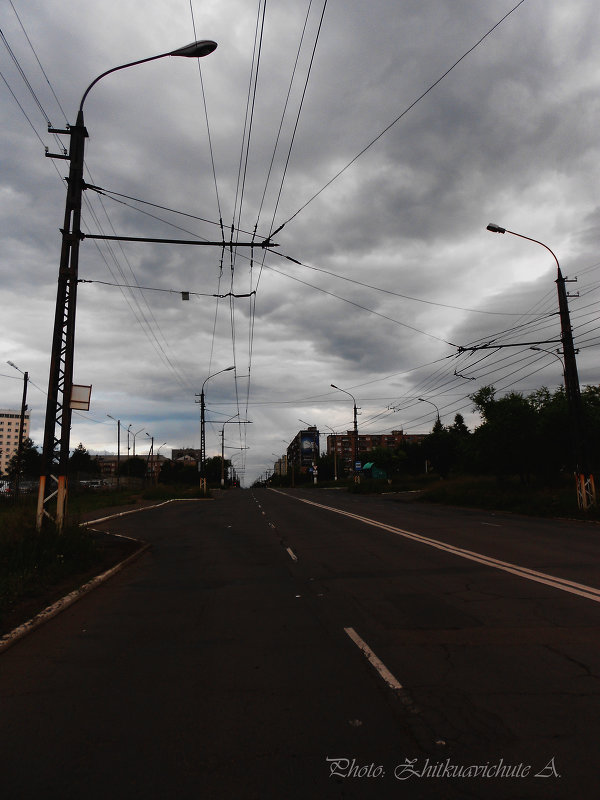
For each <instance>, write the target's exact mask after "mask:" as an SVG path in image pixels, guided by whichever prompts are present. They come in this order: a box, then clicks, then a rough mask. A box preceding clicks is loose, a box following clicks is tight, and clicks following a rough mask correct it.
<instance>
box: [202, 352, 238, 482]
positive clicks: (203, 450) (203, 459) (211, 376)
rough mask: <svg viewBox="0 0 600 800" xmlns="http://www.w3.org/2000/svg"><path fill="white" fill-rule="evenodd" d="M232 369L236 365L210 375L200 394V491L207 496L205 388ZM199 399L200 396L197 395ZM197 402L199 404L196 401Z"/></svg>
mask: <svg viewBox="0 0 600 800" xmlns="http://www.w3.org/2000/svg"><path fill="white" fill-rule="evenodd" d="M232 369H235V364H234V365H233V366H231V367H225V369H220V370H219V371H218V372H213V373H212V375H209V376H208V378H205V380H204V383H203V384H202V390H201V392H200V489H201V490H202V492H203V494H206V476H205V474H204V461H205V459H206V426H205V421H204V409H205V405H204V387H205V386H206V384H207V383H208V381H209V380H210V379H211V378H214V377H215V375H220V374H221V373H222V372H231V370H232ZM196 397H198V394H196ZM196 402H198V401H197V400H196Z"/></svg>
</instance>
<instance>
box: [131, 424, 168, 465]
mask: <svg viewBox="0 0 600 800" xmlns="http://www.w3.org/2000/svg"><path fill="white" fill-rule="evenodd" d="M132 424H133V423H132ZM129 427H131V425H130V426H129ZM143 430H144V429H143V428H140V429H139V431H136V432H135V433H133V434H132V436H133V457H134V458H135V437H136V436H137V435H138V433H141V432H142V431H143ZM161 447H162V445H161Z"/></svg>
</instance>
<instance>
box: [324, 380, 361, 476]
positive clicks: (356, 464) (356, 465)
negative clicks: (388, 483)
mask: <svg viewBox="0 0 600 800" xmlns="http://www.w3.org/2000/svg"><path fill="white" fill-rule="evenodd" d="M330 386H331V388H332V389H337V390H338V392H343V393H344V394H347V395H348V397H351V398H352V402H353V403H354V482H355V483H360V469H359V464H358V420H357V410H356V399H355V397H354V395H352V394H350V392H347V391H346V389H340V387H339V386H336V385H335V384H334V383H331V384H330Z"/></svg>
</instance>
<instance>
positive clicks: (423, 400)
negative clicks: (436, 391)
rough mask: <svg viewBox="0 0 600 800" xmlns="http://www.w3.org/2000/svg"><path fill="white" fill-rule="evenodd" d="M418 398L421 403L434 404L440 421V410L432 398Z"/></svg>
mask: <svg viewBox="0 0 600 800" xmlns="http://www.w3.org/2000/svg"><path fill="white" fill-rule="evenodd" d="M417 400H418V401H419V403H429V405H432V406H433V407H434V408H435V410H436V411H437V421H438V422H439V421H440V410H439V408H438V407H437V406H436V404H435V403H433V402H432V401H431V400H427V399H426V398H425V397H418V398H417Z"/></svg>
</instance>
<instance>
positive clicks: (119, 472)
mask: <svg viewBox="0 0 600 800" xmlns="http://www.w3.org/2000/svg"><path fill="white" fill-rule="evenodd" d="M106 416H107V417H108V418H109V419H112V420H113V422H116V423H117V489H119V488H120V486H121V420H120V419H115V418H114V417H111V415H110V414H107V415H106Z"/></svg>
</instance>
